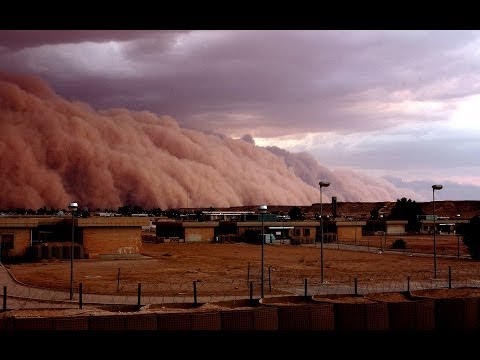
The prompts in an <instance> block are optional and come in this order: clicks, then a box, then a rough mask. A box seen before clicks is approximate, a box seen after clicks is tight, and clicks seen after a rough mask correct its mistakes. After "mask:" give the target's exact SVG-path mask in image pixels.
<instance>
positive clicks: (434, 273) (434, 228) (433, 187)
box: [432, 184, 443, 279]
mask: <svg viewBox="0 0 480 360" xmlns="http://www.w3.org/2000/svg"><path fill="white" fill-rule="evenodd" d="M442 188H443V185H439V184H435V185H432V193H433V278H434V279H436V278H437V240H436V237H435V233H436V225H435V222H436V219H435V190H442Z"/></svg>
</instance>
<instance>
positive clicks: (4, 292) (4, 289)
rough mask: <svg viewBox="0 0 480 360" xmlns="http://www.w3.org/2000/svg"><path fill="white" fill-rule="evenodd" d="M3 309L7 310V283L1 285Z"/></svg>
mask: <svg viewBox="0 0 480 360" xmlns="http://www.w3.org/2000/svg"><path fill="white" fill-rule="evenodd" d="M3 311H7V285H4V286H3Z"/></svg>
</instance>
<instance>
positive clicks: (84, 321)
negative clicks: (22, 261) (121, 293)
mask: <svg viewBox="0 0 480 360" xmlns="http://www.w3.org/2000/svg"><path fill="white" fill-rule="evenodd" d="M470 290H471V289H452V290H449V289H440V290H429V291H428V292H427V291H422V292H411V293H410V292H401V293H379V294H371V295H369V296H368V297H365V296H354V295H322V296H316V295H315V296H312V297H304V296H283V297H272V298H265V299H261V300H253V301H250V300H236V301H223V302H217V303H207V304H188V303H174V304H162V305H147V306H144V307H142V308H138V307H135V306H130V307H128V308H127V307H119V306H110V307H108V306H103V307H102V306H100V307H99V308H98V309H91V310H92V312H94V313H92V314H85V315H77V314H75V315H72V316H58V317H57V316H53V317H42V316H41V315H40V316H37V317H34V316H33V315H30V316H27V315H25V314H23V315H18V314H16V315H15V314H11V315H9V312H3V313H0V332H2V333H6V332H15V331H20V332H21V331H38V332H42V331H89V332H97V331H98V332H122V331H127V332H131V331H157V332H186V331H194V332H195V331H238V332H251V331H265V330H266V331H289V332H290V331H339V332H370V331H432V330H435V331H437V330H441V331H444V330H446V331H450V330H460V331H465V330H479V326H480V322H479V314H480V311H479V308H480V291H477V290H474V291H470ZM462 296H463V297H462ZM39 310H41V309H39ZM125 311H127V312H125ZM99 312H101V313H100V314H99ZM39 313H41V311H40V312H39Z"/></svg>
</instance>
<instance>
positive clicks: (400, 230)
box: [387, 224, 405, 235]
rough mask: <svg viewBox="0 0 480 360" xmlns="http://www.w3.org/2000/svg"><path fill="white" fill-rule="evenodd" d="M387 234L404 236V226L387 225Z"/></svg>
mask: <svg viewBox="0 0 480 360" xmlns="http://www.w3.org/2000/svg"><path fill="white" fill-rule="evenodd" d="M387 234H389V235H390V234H392V235H400V234H405V225H396V224H387Z"/></svg>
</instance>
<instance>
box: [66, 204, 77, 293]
mask: <svg viewBox="0 0 480 360" xmlns="http://www.w3.org/2000/svg"><path fill="white" fill-rule="evenodd" d="M68 208H69V209H70V210H71V212H72V241H71V243H70V300H73V251H74V236H75V211H77V209H78V203H76V202H71V203H70V204H69V205H68Z"/></svg>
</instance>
